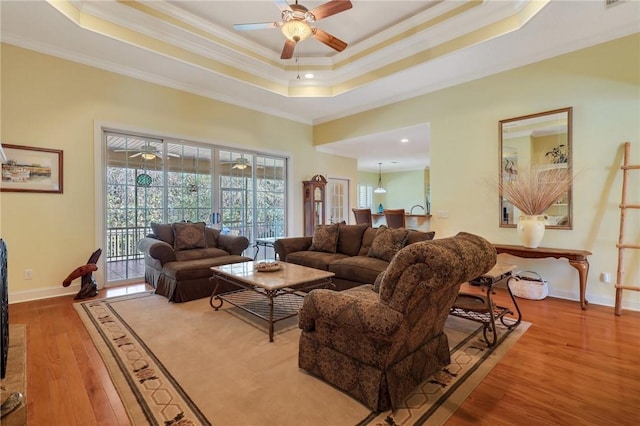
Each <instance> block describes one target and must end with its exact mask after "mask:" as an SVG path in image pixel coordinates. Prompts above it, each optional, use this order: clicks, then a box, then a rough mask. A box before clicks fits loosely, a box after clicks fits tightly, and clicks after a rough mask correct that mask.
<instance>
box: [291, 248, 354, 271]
mask: <svg viewBox="0 0 640 426" xmlns="http://www.w3.org/2000/svg"><path fill="white" fill-rule="evenodd" d="M347 257H349V256H347V255H346V254H342V253H326V252H322V251H296V252H293V253H290V254H289V255H288V256H287V262H288V263H295V264H296V265H302V266H308V267H310V268H315V269H322V270H325V271H328V270H329V264H331V263H333V262H335V261H336V260H340V259H344V258H347Z"/></svg>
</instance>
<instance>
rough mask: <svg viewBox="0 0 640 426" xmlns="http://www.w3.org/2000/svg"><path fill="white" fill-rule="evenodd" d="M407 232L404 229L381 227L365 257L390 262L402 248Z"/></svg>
mask: <svg viewBox="0 0 640 426" xmlns="http://www.w3.org/2000/svg"><path fill="white" fill-rule="evenodd" d="M407 235H409V231H408V230H407V229H405V228H393V229H392V228H387V227H386V226H381V227H380V228H378V232H376V238H375V239H374V240H373V243H372V244H371V248H370V249H369V253H368V254H367V256H369V257H375V258H377V259H382V260H386V261H387V262H390V261H391V259H392V258H393V256H395V255H396V253H397V252H399V251H400V249H401V248H402V247H404V245H405V243H406V242H407Z"/></svg>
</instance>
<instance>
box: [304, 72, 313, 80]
mask: <svg viewBox="0 0 640 426" xmlns="http://www.w3.org/2000/svg"><path fill="white" fill-rule="evenodd" d="M304 78H308V79H312V78H313V74H311V73H310V72H309V73H306V74H305V75H304Z"/></svg>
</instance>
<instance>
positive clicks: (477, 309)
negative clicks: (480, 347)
mask: <svg viewBox="0 0 640 426" xmlns="http://www.w3.org/2000/svg"><path fill="white" fill-rule="evenodd" d="M515 269H516V265H509V264H506V263H497V264H496V265H495V266H494V267H493V268H491V269H490V270H489V271H488V272H487V273H485V274H484V275H482V276H480V277H478V278H476V279H474V280H472V281H471V283H472V284H478V285H480V286H482V287H484V288H485V289H486V290H487V293H486V296H485V295H481V294H474V293H466V292H460V293H458V297H457V299H456V301H455V302H454V303H453V306H452V307H451V311H450V312H449V313H450V314H451V315H453V316H456V317H460V318H465V319H468V320H471V321H476V322H479V323H481V324H482V325H483V329H482V334H483V335H484V340H485V341H486V342H487V346H489V347H492V346H493V345H495V344H496V341H497V340H498V333H497V331H496V320H498V319H499V320H500V322H501V323H502V324H503V325H504V326H506V327H507V328H509V329H511V328H514V327H517V326H518V324H520V321H522V313H521V312H520V308H519V307H518V302H516V299H515V297H514V296H513V293H511V288H510V287H509V281H507V290H508V291H509V296H511V300H512V301H513V305H514V306H515V308H516V311H517V313H518V317H517V319H516V320H513V321H509V322H507V321H505V318H504V316H505V315H507V314H513V311H511V309H509V308H507V307H504V306H499V305H496V304H494V303H493V298H492V297H491V295H492V294H493V286H494V284H495V283H497V282H498V281H501V280H503V279H505V278H510V277H511V273H512V272H513V271H514V270H515ZM489 333H491V335H490V336H489V335H488V334H489Z"/></svg>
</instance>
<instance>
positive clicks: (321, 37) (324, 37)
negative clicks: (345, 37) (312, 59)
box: [313, 28, 347, 52]
mask: <svg viewBox="0 0 640 426" xmlns="http://www.w3.org/2000/svg"><path fill="white" fill-rule="evenodd" d="M313 36H314V37H315V38H316V40H318V41H321V42H322V43H324V44H326V45H327V46H329V47H331V48H333V49H335V50H337V51H338V52H342V51H343V50H344V49H345V48H346V47H347V43H345V42H344V41H342V40H340V39H339V38H336V37H334V36H332V35H331V34H329V33H328V32H326V31H323V30H321V29H320V28H316V29H315V31H314V33H313Z"/></svg>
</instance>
